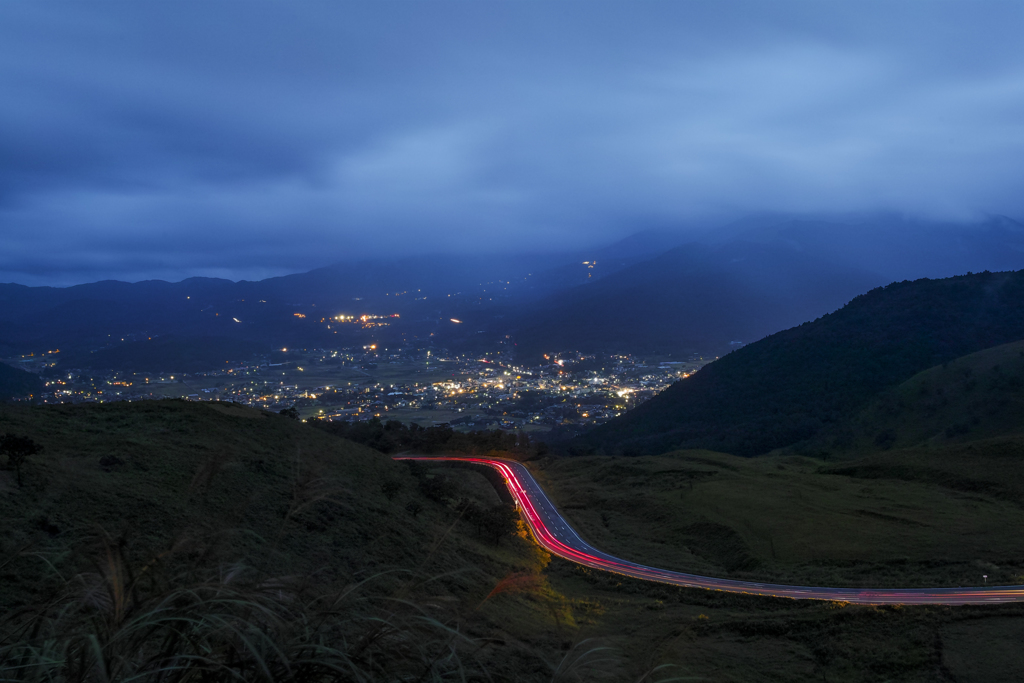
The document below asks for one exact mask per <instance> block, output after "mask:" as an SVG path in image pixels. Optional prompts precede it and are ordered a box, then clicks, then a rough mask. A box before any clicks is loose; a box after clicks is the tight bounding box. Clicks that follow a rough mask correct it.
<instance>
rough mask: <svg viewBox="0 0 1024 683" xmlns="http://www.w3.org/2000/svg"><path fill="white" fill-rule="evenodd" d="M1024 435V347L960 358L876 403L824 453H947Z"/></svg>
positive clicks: (830, 439)
mask: <svg viewBox="0 0 1024 683" xmlns="http://www.w3.org/2000/svg"><path fill="white" fill-rule="evenodd" d="M1022 433H1024V341H1019V342H1013V343H1010V344H1003V345H1001V346H996V347H993V348H990V349H985V350H984V351H979V352H977V353H972V354H970V355H967V356H963V357H961V358H957V359H955V360H952V361H950V362H948V363H943V364H942V365H939V366H935V367H933V368H929V369H928V370H925V371H923V372H920V373H918V374H917V375H914V376H913V377H912V378H910V379H909V380H907V381H906V382H903V383H902V384H900V385H899V386H897V387H895V388H893V389H892V390H890V391H886V392H885V393H883V394H882V395H881V396H879V397H878V398H876V399H875V400H873V401H872V402H871V403H870V404H869V405H868V406H867V407H866V408H865V409H864V410H862V411H861V412H860V413H859V414H858V415H857V416H856V417H854V418H853V419H851V420H850V421H849V423H848V424H846V425H844V426H842V427H839V428H836V429H834V430H832V431H831V432H830V433H827V434H825V435H823V438H822V439H821V440H820V441H819V443H821V445H822V446H823V447H826V448H828V447H831V448H838V449H841V450H842V451H851V452H862V451H875V450H880V449H888V448H903V447H907V446H916V445H919V444H927V445H929V446H936V447H941V446H945V445H948V444H956V443H966V442H968V441H976V440H978V439H989V438H994V437H1000V436H1006V435H1014V434H1022Z"/></svg>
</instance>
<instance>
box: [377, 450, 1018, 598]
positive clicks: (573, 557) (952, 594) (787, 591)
mask: <svg viewBox="0 0 1024 683" xmlns="http://www.w3.org/2000/svg"><path fill="white" fill-rule="evenodd" d="M395 459H396V460H421V461H432V460H433V461H449V462H450V461H455V462H466V463H472V464H476V465H483V466H487V467H491V468H493V469H495V470H497V471H498V472H499V473H500V474H501V476H502V478H503V479H504V480H505V485H506V486H507V487H508V490H509V493H510V494H511V495H512V498H513V499H514V500H515V501H516V504H517V505H518V507H519V510H520V514H521V515H522V517H523V519H524V521H525V522H526V524H527V525H528V526H529V527H530V531H531V532H532V533H533V537H534V539H536V541H537V543H538V544H540V545H541V547H543V548H544V549H545V550H547V551H548V552H550V553H552V554H553V555H557V556H558V557H561V558H564V559H566V560H570V561H572V562H576V563H578V564H581V565H583V566H585V567H590V568H592V569H600V570H603V571H608V572H613V573H616V574H622V575H624V576H630V577H633V578H637V579H644V580H646V581H657V582H659V583H667V584H671V585H674V586H683V587H686V588H704V589H707V590H719V591H726V592H729V593H746V594H748V595H765V596H772V597H779V598H795V599H803V600H837V601H842V602H851V603H859V604H866V605H893V604H903V605H984V604H992V603H1005V602H1024V586H984V587H960V588H826V587H815V586H787V585H781V584H772V583H759V582H754V581H737V580H734V579H720V578H714V577H710V576H699V575H696V574H686V573H683V572H676V571H671V570H668V569H658V568H656V567H647V566H645V565H642V564H637V563H635V562H630V561H628V560H623V559H620V558H618V557H615V556H613V555H609V554H608V553H604V552H601V551H600V550H597V549H596V548H594V547H592V546H591V545H589V544H588V543H587V542H586V541H584V540H583V539H582V538H580V536H579V534H577V533H576V531H575V530H574V529H573V528H572V527H571V526H570V525H569V523H568V522H567V521H566V520H565V519H564V518H563V517H562V516H561V514H559V512H558V510H557V508H555V506H554V504H553V503H552V502H551V500H550V499H549V498H548V497H547V495H546V494H545V493H544V491H543V490H542V489H541V487H540V485H539V484H538V483H537V481H536V480H535V479H534V478H533V475H531V474H530V471H529V470H528V469H526V467H525V466H524V465H523V464H522V463H519V462H516V461H513V460H502V459H499V458H473V457H441V458H429V457H398V458H395Z"/></svg>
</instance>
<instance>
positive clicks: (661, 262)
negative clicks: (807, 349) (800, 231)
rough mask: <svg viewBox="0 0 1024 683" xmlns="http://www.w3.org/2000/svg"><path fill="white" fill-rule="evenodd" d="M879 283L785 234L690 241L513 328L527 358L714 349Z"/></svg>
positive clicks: (569, 295)
mask: <svg viewBox="0 0 1024 683" xmlns="http://www.w3.org/2000/svg"><path fill="white" fill-rule="evenodd" d="M877 282H878V280H876V279H874V278H872V277H871V276H870V275H868V274H867V273H864V272H862V271H859V270H857V269H856V268H850V267H848V266H845V265H841V264H838V263H837V262H835V260H834V259H833V260H826V259H822V258H818V257H816V256H812V255H810V254H808V253H805V252H804V251H803V250H801V249H800V248H797V247H794V246H793V245H791V244H789V243H787V242H785V241H783V240H775V241H770V242H767V243H754V242H731V243H729V244H726V245H722V246H717V247H709V246H707V245H701V244H690V245H687V246H683V247H678V248H676V249H672V250H670V251H668V252H666V253H664V254H662V255H660V256H658V257H656V258H653V259H650V260H647V261H644V262H642V263H638V264H635V265H632V266H629V267H627V268H623V269H622V270H620V271H618V272H616V273H613V274H611V275H608V276H606V277H604V278H603V279H601V280H599V281H597V282H594V283H592V284H587V285H583V286H579V287H575V288H573V289H571V290H568V291H566V292H561V293H558V294H556V295H553V296H551V297H549V298H548V299H547V300H545V301H542V302H539V303H538V305H537V306H536V308H535V309H533V310H530V311H529V312H528V313H524V314H522V315H521V316H519V317H518V318H515V319H513V320H512V321H511V323H510V325H509V328H510V331H511V332H512V333H513V334H514V336H515V339H516V342H517V344H518V352H519V353H520V355H521V356H522V357H523V358H525V359H527V360H530V359H534V358H537V357H539V356H540V355H541V354H542V353H547V352H551V351H562V350H568V349H572V350H579V351H583V352H586V353H590V352H622V353H662V352H679V351H701V352H703V353H708V352H709V351H711V350H713V349H724V348H728V344H729V342H731V341H736V340H739V341H744V342H749V341H750V340H752V339H759V338H761V337H763V336H765V335H767V334H771V333H773V332H777V331H779V330H781V329H785V328H787V327H791V326H793V325H798V324H800V323H801V322H804V321H807V320H813V319H814V318H816V317H817V316H819V315H821V314H822V313H824V312H827V311H833V310H835V309H836V308H838V307H839V306H841V305H842V304H843V303H844V302H846V301H849V299H850V298H851V297H852V296H855V295H856V294H857V293H858V292H863V291H865V290H866V289H868V288H870V287H871V285H872V284H876V283H877Z"/></svg>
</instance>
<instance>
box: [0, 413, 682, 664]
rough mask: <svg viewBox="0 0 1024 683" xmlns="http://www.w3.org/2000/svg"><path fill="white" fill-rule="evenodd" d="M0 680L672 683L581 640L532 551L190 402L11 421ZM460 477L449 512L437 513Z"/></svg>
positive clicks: (290, 440) (304, 439)
mask: <svg viewBox="0 0 1024 683" xmlns="http://www.w3.org/2000/svg"><path fill="white" fill-rule="evenodd" d="M0 431H3V432H6V431H11V432H16V433H19V434H24V435H27V436H30V437H31V438H33V439H35V440H36V441H38V442H39V443H41V444H42V445H43V446H44V451H43V453H42V454H41V455H39V456H37V457H34V458H33V459H31V460H30V461H29V462H28V463H26V465H25V466H24V468H23V469H24V472H23V475H24V486H23V487H20V488H19V487H18V486H17V485H16V483H15V479H14V474H13V472H10V471H3V470H0V487H2V489H3V495H2V496H0V516H2V517H3V519H4V522H5V523H4V525H3V526H2V527H0V576H2V579H3V580H2V581H0V680H60V681H93V680H95V681H106V680H110V681H115V680H117V681H121V680H146V681H148V680H204V681H206V680H209V681H219V680H229V679H230V680H240V679H244V680H346V681H347V680H354V681H359V680H373V681H378V680H381V681H384V680H386V681H398V680H408V681H430V680H467V681H468V680H473V681H485V680H487V681H509V682H513V681H521V682H527V681H530V682H533V681H545V682H546V681H553V680H564V681H569V680H648V681H652V680H662V679H664V678H665V677H666V675H667V674H666V670H664V669H659V668H658V667H659V666H660V665H661V664H663V663H664V662H663V661H661V660H660V659H659V658H660V655H658V654H657V653H654V656H655V660H657V661H655V662H654V663H653V664H652V663H650V662H648V661H647V660H646V659H645V660H644V661H640V660H638V659H636V658H634V657H632V656H631V655H630V654H628V653H623V652H620V651H616V652H615V653H614V658H613V660H612V661H608V655H609V653H610V652H611V651H610V650H608V649H607V648H606V643H605V642H603V641H602V640H600V639H598V640H596V641H595V640H588V638H587V637H585V636H581V631H580V625H579V623H578V621H577V614H578V613H581V612H580V609H581V608H580V607H579V604H584V603H578V601H576V600H575V599H570V598H567V597H566V596H565V595H564V594H562V593H560V592H559V591H558V590H556V589H555V588H554V587H553V586H552V584H551V582H550V581H549V579H548V575H547V573H546V571H545V570H546V567H547V564H548V561H549V559H550V558H548V557H547V556H546V554H544V553H543V552H540V551H539V549H538V548H537V547H536V546H534V545H533V544H532V543H531V542H530V541H529V540H528V539H527V538H526V535H525V533H520V534H519V535H513V536H508V537H506V538H504V539H502V540H501V541H500V543H497V544H496V543H495V541H494V538H493V537H488V536H486V535H481V534H480V532H479V531H478V529H476V527H475V526H474V525H473V524H472V523H471V522H470V521H468V520H463V519H462V518H461V517H460V514H459V512H458V510H457V509H458V505H457V504H456V503H457V502H458V501H457V500H456V499H458V500H461V499H463V498H465V499H469V500H473V501H476V502H477V504H478V505H480V506H488V505H493V504H495V503H496V502H497V501H498V497H497V494H496V493H495V491H494V489H493V488H491V487H490V485H489V484H488V483H487V481H486V480H485V479H484V478H483V477H482V475H479V474H477V473H473V472H468V471H460V472H455V471H448V470H438V471H433V470H427V471H426V472H420V473H417V474H414V473H413V471H412V470H411V468H410V467H409V466H407V465H405V464H402V463H396V462H394V461H393V460H392V459H391V458H389V457H387V456H384V455H383V454H380V453H378V452H376V451H373V450H370V449H367V448H363V447H360V446H358V445H356V444H353V443H351V442H348V441H345V440H343V439H338V438H336V437H332V436H330V435H329V434H325V433H324V432H322V431H320V430H317V429H314V428H311V427H309V426H308V425H304V424H302V423H300V422H298V421H295V420H290V419H288V418H285V417H283V416H280V415H274V414H268V413H262V412H260V411H258V410H251V409H247V408H242V407H240V406H232V405H210V404H195V403H186V402H181V401H166V402H145V403H136V404H127V403H121V404H107V405H88V406H54V407H44V408H31V409H28V408H25V409H15V408H3V409H0ZM422 477H426V478H427V479H431V478H434V477H450V478H451V479H452V480H453V485H452V486H451V487H449V489H450V490H452V491H454V494H453V496H454V498H452V499H446V500H436V499H433V498H431V497H429V496H426V495H424V493H423V491H424V490H425V489H424V487H423V485H422Z"/></svg>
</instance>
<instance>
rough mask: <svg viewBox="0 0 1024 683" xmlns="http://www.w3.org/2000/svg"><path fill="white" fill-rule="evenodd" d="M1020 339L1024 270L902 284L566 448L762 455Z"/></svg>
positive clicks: (734, 356)
mask: <svg viewBox="0 0 1024 683" xmlns="http://www.w3.org/2000/svg"><path fill="white" fill-rule="evenodd" d="M1022 338H1024V271H1018V272H1013V273H979V274H974V275H964V276H959V277H953V278H947V279H943V280H917V281H914V282H898V283H894V284H891V285H889V286H888V287H884V288H878V289H875V290H872V291H871V292H868V293H867V294H864V295H861V296H859V297H857V298H855V299H854V300H853V301H851V302H850V303H849V304H847V305H846V306H845V307H843V308H842V309H840V310H838V311H836V312H835V313H832V314H829V315H826V316H822V317H821V318H819V319H818V320H815V321H814V322H811V323H805V324H804V325H801V326H799V327H794V328H792V329H789V330H785V331H783V332H779V333H777V334H774V335H771V336H770V337H766V338H765V339H762V340H761V341H759V342H757V343H754V344H751V345H749V346H746V347H744V348H742V349H740V350H738V351H735V352H733V353H731V354H729V355H727V356H725V357H724V358H722V359H721V360H718V361H716V362H714V363H711V364H710V365H707V366H705V367H704V368H702V369H701V370H700V371H699V372H697V373H696V374H695V375H694V376H693V377H690V378H689V379H686V380H683V381H680V382H678V383H676V384H675V385H673V386H672V387H670V388H669V389H668V390H666V391H665V392H663V393H662V394H660V395H658V396H656V397H655V398H654V399H652V400H651V401H649V402H647V403H645V404H643V405H641V406H640V407H639V408H637V409H635V410H633V411H630V412H629V413H627V414H625V415H623V416H622V417H619V418H616V419H614V420H612V421H611V422H609V423H607V424H605V425H602V426H601V427H598V428H597V429H595V430H593V431H592V432H591V433H589V434H586V435H584V436H582V437H579V438H578V439H576V440H575V441H574V442H573V443H572V444H571V445H570V450H571V451H573V452H575V453H602V452H603V453H608V454H612V453H623V454H627V455H639V454H644V453H648V454H652V453H662V452H667V451H670V450H673V449H677V448H711V449H713V450H717V451H724V452H728V453H733V454H736V455H756V454H761V453H766V452H768V451H771V450H772V449H775V448H779V447H783V446H787V445H790V444H793V443H795V442H798V441H802V440H805V439H809V438H812V437H815V436H816V435H818V434H819V433H820V432H821V431H822V430H823V429H824V428H827V427H830V426H834V425H837V424H839V423H840V422H842V421H843V420H845V419H847V418H848V417H850V416H852V415H853V414H855V413H856V411H858V410H859V409H861V408H862V407H863V406H864V404H865V403H866V402H868V401H869V400H871V399H872V398H873V397H874V396H876V395H877V394H878V393H880V392H881V391H883V390H885V389H887V388H890V387H893V386H895V385H897V384H899V383H901V382H903V381H905V380H907V379H909V378H910V377H912V376H913V375H915V374H916V373H918V372H921V371H922V370H925V369H927V368H929V367H932V366H934V365H937V364H940V363H943V362H947V361H951V360H953V359H955V358H958V357H960V356H963V355H965V354H968V353H973V352H976V351H980V350H982V349H985V348H989V347H992V346H996V345H999V344H1005V343H1009V342H1013V341H1017V340H1020V339H1022Z"/></svg>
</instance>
